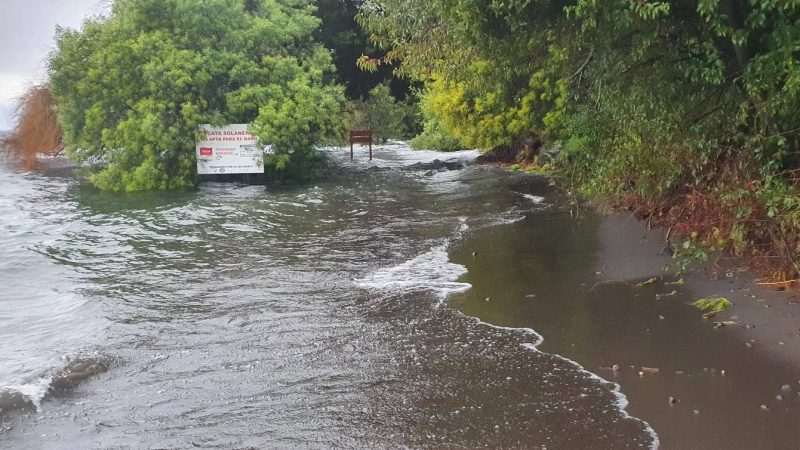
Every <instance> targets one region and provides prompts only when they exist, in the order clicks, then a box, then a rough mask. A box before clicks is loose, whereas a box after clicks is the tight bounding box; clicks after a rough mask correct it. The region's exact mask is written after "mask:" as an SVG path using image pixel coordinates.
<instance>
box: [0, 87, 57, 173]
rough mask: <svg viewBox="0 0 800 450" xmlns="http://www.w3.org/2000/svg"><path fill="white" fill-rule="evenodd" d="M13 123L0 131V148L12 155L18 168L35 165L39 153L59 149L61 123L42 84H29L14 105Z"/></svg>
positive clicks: (51, 154)
mask: <svg viewBox="0 0 800 450" xmlns="http://www.w3.org/2000/svg"><path fill="white" fill-rule="evenodd" d="M16 116H17V127H16V128H15V129H14V130H13V131H12V132H11V133H8V135H6V136H2V135H0V150H5V151H7V152H9V153H11V155H13V156H14V157H16V158H17V159H18V160H19V162H20V165H21V166H22V168H24V169H31V168H33V167H35V166H36V163H37V157H38V155H39V154H44V155H48V156H55V155H58V154H60V153H61V151H62V149H63V143H62V134H61V127H59V126H58V121H57V120H56V113H55V99H54V98H53V95H52V93H51V92H50V88H49V86H47V85H46V84H43V85H36V86H32V87H31V88H29V89H28V90H27V91H26V92H25V93H24V94H23V95H22V97H21V98H20V99H19V103H18V105H17V111H16Z"/></svg>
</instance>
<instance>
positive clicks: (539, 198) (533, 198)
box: [520, 194, 544, 205]
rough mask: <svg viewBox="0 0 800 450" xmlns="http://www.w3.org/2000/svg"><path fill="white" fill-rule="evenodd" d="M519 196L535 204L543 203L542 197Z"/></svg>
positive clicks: (531, 195)
mask: <svg viewBox="0 0 800 450" xmlns="http://www.w3.org/2000/svg"><path fill="white" fill-rule="evenodd" d="M520 195H521V196H523V197H525V198H527V199H528V200H530V201H532V202H533V203H535V204H537V205H538V204H540V203H544V197H540V196H538V195H533V194H520Z"/></svg>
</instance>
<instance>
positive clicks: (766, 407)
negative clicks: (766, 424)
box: [761, 405, 769, 411]
mask: <svg viewBox="0 0 800 450" xmlns="http://www.w3.org/2000/svg"><path fill="white" fill-rule="evenodd" d="M761 410H762V411H769V406H767V405H761Z"/></svg>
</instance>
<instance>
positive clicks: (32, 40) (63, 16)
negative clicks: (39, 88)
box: [0, 0, 108, 130]
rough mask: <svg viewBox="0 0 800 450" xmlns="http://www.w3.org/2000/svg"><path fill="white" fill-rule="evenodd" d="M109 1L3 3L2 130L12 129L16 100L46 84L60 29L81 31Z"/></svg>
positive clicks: (0, 54)
mask: <svg viewBox="0 0 800 450" xmlns="http://www.w3.org/2000/svg"><path fill="white" fill-rule="evenodd" d="M107 4H108V0H0V130H8V129H9V128H11V126H12V111H13V109H14V99H15V98H16V97H17V96H19V94H20V93H21V92H22V91H24V89H25V87H26V86H29V85H31V84H33V83H36V82H39V81H42V80H43V79H44V76H45V73H46V67H45V63H44V61H45V59H46V58H47V54H48V53H49V52H50V50H52V48H53V45H54V44H53V36H54V34H55V29H56V25H61V26H64V27H69V28H80V25H81V23H82V22H83V19H84V18H86V17H88V16H92V15H97V14H101V13H103V12H104V11H106V9H107Z"/></svg>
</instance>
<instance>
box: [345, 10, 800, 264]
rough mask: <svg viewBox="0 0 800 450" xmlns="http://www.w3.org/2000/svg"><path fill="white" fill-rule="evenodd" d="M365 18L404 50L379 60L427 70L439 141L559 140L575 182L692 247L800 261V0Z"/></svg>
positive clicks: (560, 163)
mask: <svg viewBox="0 0 800 450" xmlns="http://www.w3.org/2000/svg"><path fill="white" fill-rule="evenodd" d="M359 20H360V21H361V23H362V24H363V25H364V26H365V28H366V29H368V30H369V31H370V32H371V33H372V38H373V40H374V41H375V43H376V44H378V45H381V46H383V47H384V48H385V49H387V50H388V53H387V55H386V56H385V57H383V58H369V57H363V58H362V59H361V60H360V64H361V65H362V66H363V67H365V68H375V67H379V66H380V65H382V64H386V63H390V64H399V65H400V66H399V70H400V72H402V73H403V74H406V75H408V76H410V77H413V78H414V79H416V80H418V81H420V82H424V83H425V86H426V90H425V92H424V94H423V96H422V106H423V112H424V113H425V116H426V118H427V123H426V124H425V126H426V134H428V135H429V136H430V137H431V138H430V141H436V140H437V139H439V140H441V141H442V145H441V146H443V147H447V146H452V145H453V142H452V141H453V140H456V141H457V142H458V143H460V144H461V145H464V146H468V147H480V148H484V149H492V148H497V147H511V148H515V149H516V148H523V147H530V145H528V144H529V143H530V142H537V143H544V145H545V148H547V147H556V148H559V149H561V156H560V158H559V159H558V160H557V162H556V165H555V167H554V170H555V171H556V174H557V175H560V176H561V178H562V180H564V182H566V183H570V184H572V185H573V187H574V188H575V189H578V190H580V191H582V192H584V193H588V194H591V195H596V196H597V195H599V196H602V197H606V198H608V197H611V198H617V199H624V200H625V201H626V203H627V204H630V205H633V206H635V207H637V208H639V209H640V210H643V211H644V212H645V213H647V214H651V215H653V216H654V217H656V218H662V219H663V220H665V221H666V222H668V223H670V224H675V225H676V227H675V230H674V231H677V232H682V233H683V234H684V235H685V236H688V237H689V238H690V239H691V240H692V242H690V243H689V245H687V248H691V249H694V248H700V247H714V248H719V247H723V248H727V249H728V250H731V251H733V253H734V254H736V255H742V256H757V257H758V259H757V261H758V262H759V264H761V265H762V266H765V267H771V268H774V270H775V271H776V272H779V273H776V275H780V274H782V275H784V276H791V275H792V273H793V272H796V271H797V269H798V265H797V262H796V259H795V255H796V254H797V253H798V244H799V243H800V241H799V240H798V230H800V198H799V197H798V195H797V194H798V192H797V183H796V179H797V176H796V174H797V169H798V163H800V160H798V150H800V142H799V141H798V137H799V135H798V133H800V108H799V107H800V104H799V101H800V61H799V60H798V56H800V53H798V52H800V1H796V0H795V1H791V0H787V1H782V2H773V1H757V0H694V1H689V0H679V1H669V2H667V1H660V2H658V1H647V0H608V1H602V2H600V1H597V0H572V1H536V2H530V1H527V0H506V1H488V0H462V1H458V2H452V1H446V0H370V1H367V2H366V3H365V4H364V5H363V7H362V15H361V16H360V18H359ZM537 145H538V144H537ZM698 253H702V252H701V251H698Z"/></svg>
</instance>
